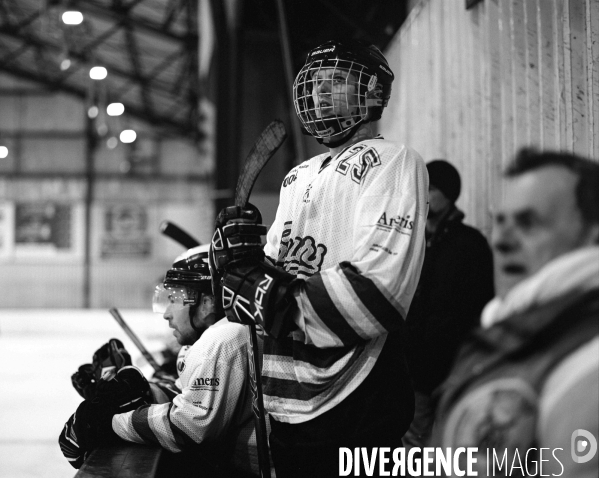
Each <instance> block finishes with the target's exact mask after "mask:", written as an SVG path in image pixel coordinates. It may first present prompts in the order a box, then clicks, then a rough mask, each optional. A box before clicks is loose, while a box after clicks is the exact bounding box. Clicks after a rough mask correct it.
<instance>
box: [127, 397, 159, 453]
mask: <svg viewBox="0 0 599 478" xmlns="http://www.w3.org/2000/svg"><path fill="white" fill-rule="evenodd" d="M150 407H151V405H143V406H141V407H139V408H138V409H137V410H135V411H134V412H133V414H132V416H131V425H133V429H134V430H135V432H136V433H137V435H138V436H139V437H141V439H142V440H144V441H145V442H146V443H156V444H158V443H159V441H158V439H157V438H156V436H155V435H154V432H153V431H152V429H151V428H150V424H149V423H148V410H149V408H150Z"/></svg>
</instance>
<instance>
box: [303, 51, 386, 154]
mask: <svg viewBox="0 0 599 478" xmlns="http://www.w3.org/2000/svg"><path fill="white" fill-rule="evenodd" d="M331 68H333V69H339V70H343V71H346V72H348V73H350V74H351V75H344V76H345V81H346V83H347V84H348V86H349V84H350V82H353V81H355V83H353V84H354V85H355V86H357V95H355V96H349V95H345V96H344V99H341V100H339V98H335V97H333V95H330V96H331V98H330V101H331V102H334V101H345V103H346V104H345V105H344V106H345V108H338V107H337V108H335V106H336V105H334V104H333V105H332V106H333V108H326V109H323V108H322V106H321V105H318V106H317V105H316V104H315V102H314V99H313V90H314V87H315V81H314V77H315V75H317V74H318V73H319V72H320V71H321V70H322V69H331ZM332 76H334V75H332ZM332 76H329V77H328V78H330V79H328V80H326V81H330V82H331V87H332V82H333V79H332ZM393 79H394V75H393V72H392V71H391V68H389V64H388V63H387V60H386V59H385V57H384V56H383V54H382V52H381V51H380V50H379V49H378V48H377V47H376V46H374V45H368V44H366V43H363V42H361V41H357V40H348V41H328V42H326V43H323V44H322V45H320V46H318V47H316V48H315V49H313V50H312V51H311V52H310V53H309V54H308V57H307V59H306V63H305V65H304V66H303V68H302V69H301V70H300V72H299V73H298V75H297V77H296V78H295V82H294V84H293V104H294V106H295V111H296V113H297V115H298V116H299V119H300V121H301V122H302V125H303V126H304V128H305V129H306V131H307V132H308V133H309V134H311V135H312V136H314V137H316V138H317V139H319V140H320V141H322V140H324V142H325V144H326V143H330V142H331V140H332V141H335V136H338V135H340V134H342V133H345V132H346V131H349V130H351V129H352V128H354V131H355V130H357V127H358V125H360V124H361V123H366V122H370V121H377V120H379V119H380V117H381V115H382V112H383V108H384V107H385V106H387V103H388V102H389V98H390V96H391V83H392V82H393ZM340 109H343V110H344V111H349V113H345V114H339V113H338V111H339V110H340ZM335 111H337V113H335Z"/></svg>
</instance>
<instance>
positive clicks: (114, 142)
mask: <svg viewBox="0 0 599 478" xmlns="http://www.w3.org/2000/svg"><path fill="white" fill-rule="evenodd" d="M118 144H119V140H118V139H116V138H115V137H114V136H111V137H110V138H108V139H107V140H106V146H107V147H108V149H114V148H116V147H117V146H118Z"/></svg>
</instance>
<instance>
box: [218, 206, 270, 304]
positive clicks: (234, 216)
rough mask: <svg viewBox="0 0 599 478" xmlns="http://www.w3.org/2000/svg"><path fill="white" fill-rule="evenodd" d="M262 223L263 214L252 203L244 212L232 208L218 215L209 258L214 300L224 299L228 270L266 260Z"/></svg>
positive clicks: (240, 208) (243, 209) (263, 226)
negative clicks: (226, 272) (225, 274)
mask: <svg viewBox="0 0 599 478" xmlns="http://www.w3.org/2000/svg"><path fill="white" fill-rule="evenodd" d="M261 222H262V215H261V214H260V211H259V210H258V208H256V207H255V206H253V205H252V204H249V203H248V205H247V207H245V208H242V207H239V206H229V207H226V208H224V209H222V210H221V211H220V212H219V213H218V216H217V217H216V223H215V230H214V234H213V235H212V241H211V244H210V254H209V265H210V273H211V275H212V292H213V294H214V296H215V297H220V295H221V292H220V291H221V284H222V278H223V274H224V272H225V270H227V268H229V267H233V266H234V265H235V264H238V263H239V262H240V261H243V260H246V259H256V260H258V261H262V260H263V258H264V252H263V250H262V236H264V235H266V232H267V230H266V226H265V225H264V224H261Z"/></svg>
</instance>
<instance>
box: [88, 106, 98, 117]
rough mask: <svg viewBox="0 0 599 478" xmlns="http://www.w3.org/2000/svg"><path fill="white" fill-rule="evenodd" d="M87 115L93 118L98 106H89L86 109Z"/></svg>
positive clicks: (96, 114)
mask: <svg viewBox="0 0 599 478" xmlns="http://www.w3.org/2000/svg"><path fill="white" fill-rule="evenodd" d="M87 116H89V117H90V118H91V119H94V118H95V117H96V116H98V107H97V106H90V107H89V109H88V110H87Z"/></svg>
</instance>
